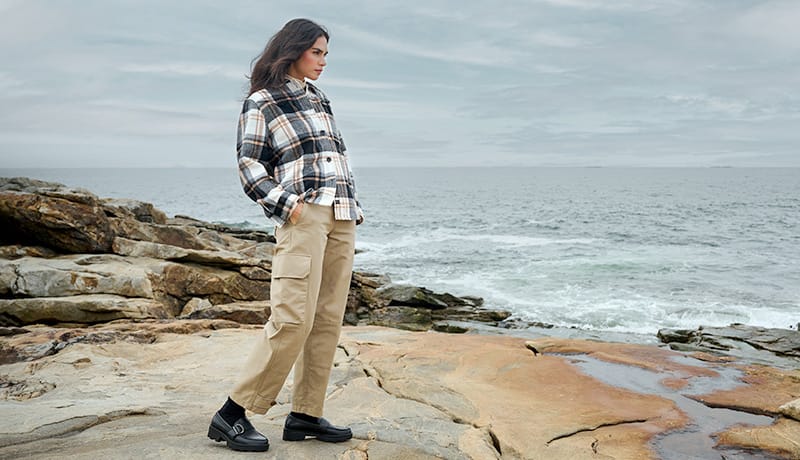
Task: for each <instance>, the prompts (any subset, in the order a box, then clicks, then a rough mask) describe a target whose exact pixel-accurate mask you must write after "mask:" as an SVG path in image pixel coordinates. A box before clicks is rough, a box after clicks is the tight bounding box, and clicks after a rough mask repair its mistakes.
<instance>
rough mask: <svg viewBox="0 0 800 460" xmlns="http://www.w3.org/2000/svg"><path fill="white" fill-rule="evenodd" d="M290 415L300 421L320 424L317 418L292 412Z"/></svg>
mask: <svg viewBox="0 0 800 460" xmlns="http://www.w3.org/2000/svg"><path fill="white" fill-rule="evenodd" d="M290 415H291V416H292V417H294V418H299V419H300V420H303V421H305V422H309V423H319V419H318V418H317V417H312V416H310V415H306V414H301V413H300V412H292V413H291V414H290Z"/></svg>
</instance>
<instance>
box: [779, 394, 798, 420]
mask: <svg viewBox="0 0 800 460" xmlns="http://www.w3.org/2000/svg"><path fill="white" fill-rule="evenodd" d="M778 411H780V413H781V415H783V416H784V417H789V418H793V419H795V420H797V421H800V399H795V400H794V401H789V402H787V403H786V404H784V405H782V406H781V407H779V408H778Z"/></svg>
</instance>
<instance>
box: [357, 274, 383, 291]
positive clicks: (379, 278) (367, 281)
mask: <svg viewBox="0 0 800 460" xmlns="http://www.w3.org/2000/svg"><path fill="white" fill-rule="evenodd" d="M353 281H354V282H355V283H358V284H360V285H363V286H367V287H370V288H372V289H377V288H379V287H381V286H383V285H385V284H389V283H390V282H391V280H390V279H389V277H388V276H386V275H381V274H378V273H367V272H353Z"/></svg>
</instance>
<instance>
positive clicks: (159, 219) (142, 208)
mask: <svg viewBox="0 0 800 460" xmlns="http://www.w3.org/2000/svg"><path fill="white" fill-rule="evenodd" d="M101 203H102V204H103V206H104V207H105V208H106V209H108V208H111V209H116V210H119V211H125V212H127V213H130V214H131V215H132V216H133V217H134V218H135V219H136V220H138V221H139V222H145V223H148V224H162V225H163V224H166V223H167V215H166V214H164V212H163V211H161V210H160V209H157V208H156V207H155V206H153V205H152V203H147V202H144V201H138V200H131V199H123V198H106V199H103V200H102V201H101ZM120 214H123V213H120Z"/></svg>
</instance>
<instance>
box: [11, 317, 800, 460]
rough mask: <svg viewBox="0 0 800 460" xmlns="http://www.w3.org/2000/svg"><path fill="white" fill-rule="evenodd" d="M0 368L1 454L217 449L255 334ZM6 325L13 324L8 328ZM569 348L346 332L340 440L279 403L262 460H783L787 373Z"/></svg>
mask: <svg viewBox="0 0 800 460" xmlns="http://www.w3.org/2000/svg"><path fill="white" fill-rule="evenodd" d="M26 330H27V332H21V333H15V334H12V335H7V336H5V337H4V338H3V339H2V340H3V343H4V344H5V345H6V348H7V349H8V350H10V349H14V350H18V352H21V350H25V349H27V350H34V349H36V348H37V345H40V346H41V347H43V348H47V347H50V348H53V347H56V348H59V351H58V352H57V353H55V354H53V353H51V354H44V355H42V356H41V357H38V358H36V359H32V360H30V361H18V362H14V363H11V364H5V365H0V411H2V413H3V414H6V416H5V417H0V458H41V459H61V458H87V459H88V458H110V459H116V458H120V459H121V458H131V457H136V458H196V459H212V458H230V457H231V455H234V454H233V453H232V452H230V451H229V450H227V449H226V448H225V447H223V445H222V444H220V443H215V442H213V441H211V440H210V439H208V438H207V437H206V431H207V427H208V423H209V421H210V418H211V415H212V414H213V412H214V411H215V410H216V409H217V408H218V406H219V405H220V404H221V403H222V402H223V400H224V398H225V395H226V394H227V393H228V392H229V390H230V387H231V385H233V383H234V381H235V378H236V377H235V376H236V375H237V374H238V372H239V371H240V370H241V368H242V366H243V365H244V362H245V359H246V358H247V354H248V352H249V349H250V347H251V346H252V343H253V342H254V341H255V339H256V337H257V336H258V335H259V334H263V329H262V328H261V327H258V326H248V325H241V324H239V323H236V322H232V321H224V320H145V321H136V322H132V321H127V320H120V321H116V322H112V323H109V324H105V325H98V326H92V327H82V328H76V329H64V328H53V327H49V326H32V327H28V328H26ZM18 332H19V331H18ZM704 358H708V357H707V356H703V355H698V356H696V357H688V356H686V355H685V354H682V353H679V352H675V351H671V350H668V349H664V348H659V347H655V346H646V345H631V344H614V343H602V342H592V341H583V340H570V339H555V338H542V339H537V340H533V341H527V342H526V341H525V340H524V339H519V338H512V337H503V336H487V335H479V334H460V335H453V334H444V333H438V332H430V331H429V332H411V331H404V330H399V329H394V328H384V327H376V326H359V327H350V326H346V327H345V328H344V330H343V333H342V338H341V341H340V346H339V350H338V351H337V355H336V359H335V367H334V369H333V374H332V377H331V380H330V385H329V387H328V396H327V401H326V407H325V416H326V417H328V418H329V419H330V420H332V421H334V422H335V423H340V424H347V425H350V426H351V427H352V428H353V432H354V436H355V438H354V439H352V440H351V441H348V442H345V443H341V444H327V443H322V442H318V441H314V440H308V441H305V442H295V443H289V442H285V441H282V440H281V428H282V423H283V419H284V417H285V415H286V414H287V413H288V411H289V410H290V401H289V398H290V395H291V383H292V377H291V376H290V377H289V381H288V382H287V383H288V384H287V386H286V388H284V390H283V392H282V393H281V394H280V396H279V398H278V405H277V406H276V407H274V408H273V409H272V410H271V411H270V412H269V413H267V414H266V415H264V416H258V415H251V420H252V421H253V423H254V424H255V425H256V426H257V427H258V428H259V429H260V430H262V431H263V432H264V433H265V434H266V435H267V436H268V437H269V438H270V440H271V447H270V450H269V451H268V452H266V453H265V454H259V458H269V459H286V458H292V459H314V460H316V459H320V458H333V459H372V460H375V459H403V458H406V459H433V458H446V459H570V460H572V459H637V460H639V459H661V458H664V459H675V458H696V459H706V458H708V459H712V458H713V459H720V458H726V459H744V458H747V459H752V458H794V459H796V458H800V445H799V444H798V440H799V439H800V421H797V418H796V414H797V412H796V407H797V403H798V401H797V399H798V395H800V373H799V372H798V371H788V370H780V369H774V368H769V367H765V366H742V365H737V364H733V363H729V362H725V361H720V360H713V359H704Z"/></svg>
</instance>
